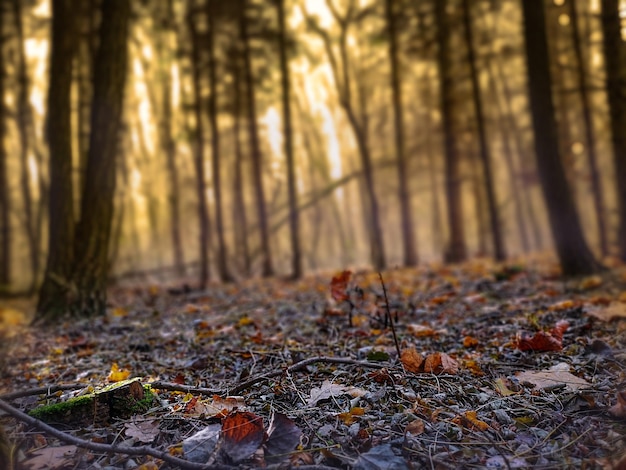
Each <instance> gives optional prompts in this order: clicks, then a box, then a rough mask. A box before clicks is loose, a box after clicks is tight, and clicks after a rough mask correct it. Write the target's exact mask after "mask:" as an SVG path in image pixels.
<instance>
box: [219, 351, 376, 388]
mask: <svg viewBox="0 0 626 470" xmlns="http://www.w3.org/2000/svg"><path fill="white" fill-rule="evenodd" d="M316 362H323V363H327V364H349V365H352V366H360V367H369V368H370V369H382V368H384V367H385V366H384V365H383V364H376V363H374V362H366V361H357V360H354V359H349V358H345V357H326V356H317V357H311V358H309V359H304V360H302V361H300V362H296V363H295V364H293V365H291V366H289V367H287V369H286V370H275V371H273V372H269V373H267V374H263V375H259V376H258V377H254V378H252V379H250V380H246V381H245V382H243V383H240V384H239V385H237V386H236V387H234V388H233V389H232V390H231V393H239V392H241V391H243V390H245V389H247V388H248V387H251V386H252V385H254V384H256V383H258V382H262V381H263V380H267V379H271V378H272V377H277V376H279V375H283V374H284V373H289V372H295V371H298V370H300V369H304V368H305V367H307V366H309V365H311V364H315V363H316Z"/></svg>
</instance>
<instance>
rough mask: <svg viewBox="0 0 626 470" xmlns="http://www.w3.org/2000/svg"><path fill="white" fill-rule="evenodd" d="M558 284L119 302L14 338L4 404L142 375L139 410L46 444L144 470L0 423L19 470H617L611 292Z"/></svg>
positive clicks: (228, 293) (276, 284)
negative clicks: (99, 313) (101, 312)
mask: <svg viewBox="0 0 626 470" xmlns="http://www.w3.org/2000/svg"><path fill="white" fill-rule="evenodd" d="M554 271H555V270H554V268H553V267H551V266H532V267H527V266H523V265H521V264H515V265H513V264H509V265H492V264H490V263H488V262H486V261H475V262H471V263H467V264H464V265H460V266H423V267H419V268H417V269H412V270H408V269H406V270H393V271H388V272H385V273H384V282H385V289H383V286H381V283H380V276H379V274H378V273H375V272H367V271H363V272H355V273H352V272H349V271H343V272H341V273H338V274H335V275H333V274H328V275H318V276H313V277H309V278H306V279H303V280H301V281H297V282H287V281H282V280H278V279H276V280H271V281H268V280H253V281H246V282H243V283H241V284H240V285H212V286H210V287H209V288H208V289H206V290H203V291H190V290H189V289H172V288H170V287H168V286H165V285H162V286H161V285H156V284H155V285H151V286H148V287H146V288H144V287H142V286H118V287H114V288H112V289H111V293H110V300H111V308H110V312H109V314H108V315H107V316H106V317H104V318H96V319H91V320H88V321H87V320H80V321H71V322H69V321H68V322H66V323H63V324H60V325H58V326H56V327H52V328H49V329H47V330H45V331H38V330H33V329H30V328H28V327H25V326H21V328H22V330H21V332H20V335H19V341H13V342H11V343H10V344H9V346H8V347H9V348H10V353H9V354H8V355H7V356H6V358H5V364H4V370H5V374H4V375H3V376H2V378H1V379H0V385H1V387H2V393H3V396H2V398H3V400H4V401H8V402H10V403H11V405H12V406H13V407H14V408H16V409H17V410H22V411H30V410H32V409H34V408H36V407H37V406H39V405H41V404H50V403H60V402H65V401H67V399H68V398H70V397H72V396H76V395H80V394H81V393H83V394H84V393H86V392H81V390H89V391H93V389H94V387H95V388H97V387H100V386H102V385H105V384H106V383H107V382H115V381H116V380H125V379H127V378H133V377H139V378H141V381H142V383H143V384H151V385H152V387H153V388H152V390H153V391H154V393H155V397H156V398H155V400H154V401H153V402H152V404H151V406H150V407H149V408H148V409H147V410H146V409H142V410H140V411H138V412H137V413H136V414H135V415H134V416H132V417H131V418H125V419H111V420H110V421H109V422H108V423H107V424H106V425H104V426H102V425H101V426H95V425H86V426H84V427H83V428H82V429H81V430H80V433H76V430H74V431H72V430H67V429H63V427H62V426H59V429H62V430H63V431H64V432H67V433H69V434H72V433H76V434H77V435H80V437H82V438H83V439H85V440H87V441H92V442H101V443H109V444H115V445H118V446H126V447H130V448H136V449H143V448H144V447H145V446H148V447H150V448H153V449H154V450H155V452H153V454H154V455H152V454H142V453H141V452H138V455H130V453H129V454H124V453H123V452H119V451H118V452H116V451H115V448H113V450H111V452H103V451H95V450H92V449H87V448H84V447H83V446H81V445H78V446H76V445H69V446H67V445H65V443H63V442H62V441H61V440H59V439H58V437H55V436H47V435H46V434H44V433H42V432H41V431H37V430H35V429H34V428H32V427H31V426H29V425H28V424H25V423H24V422H21V421H18V420H15V419H13V418H9V417H6V416H5V417H3V418H2V420H3V421H4V422H5V428H7V429H8V430H9V431H10V432H9V434H10V436H11V438H12V439H14V440H16V441H19V442H20V446H19V451H18V452H17V454H16V455H17V458H18V460H19V462H20V464H21V465H22V466H23V467H24V468H32V469H34V468H64V466H65V467H67V465H71V466H72V468H77V469H87V468H96V469H97V468H101V469H105V468H106V469H113V468H125V469H129V468H144V469H147V468H162V469H167V468H176V467H177V466H180V467H181V468H185V466H184V465H182V464H180V462H188V464H189V465H190V466H188V467H187V468H231V467H232V468H234V467H235V466H236V467H238V468H260V467H264V466H267V465H270V466H271V465H280V466H283V467H284V466H292V467H298V466H311V465H313V466H317V467H318V468H324V467H336V468H348V467H352V468H363V469H378V468H381V469H382V468H411V467H410V466H413V468H421V467H427V468H442V469H443V468H484V467H488V468H527V467H531V466H532V467H539V468H580V467H585V468H618V467H617V466H618V465H619V462H620V459H621V458H622V455H623V454H624V452H625V449H626V419H625V415H626V411H625V410H626V367H625V359H626V318H624V314H623V312H624V311H626V295H625V292H626V282H625V278H624V277H623V274H622V275H620V274H619V273H611V274H610V275H606V276H602V277H599V276H593V277H592V278H587V279H582V280H576V281H572V282H563V281H562V280H559V279H558V278H556V277H555V276H554V274H553V273H554ZM392 326H393V334H392V330H391V327H392ZM394 335H395V336H396V338H395V340H394ZM395 341H397V343H395ZM394 343H395V344H394ZM61 385H62V386H63V387H61ZM57 386H59V391H58V392H57V391H55V390H56V388H55V387H57ZM64 388H65V389H67V388H74V389H76V390H75V391H71V390H63V389H64ZM37 389H39V390H37ZM29 390H32V392H31V393H28V391H29ZM18 391H24V392H23V393H21V394H16V393H15V392H18ZM57 425H58V423H57ZM142 446H143V447H142ZM118 448H119V447H118ZM156 451H158V452H162V453H164V454H166V455H167V456H170V457H171V459H170V460H166V461H164V459H167V458H170V457H165V456H163V455H161V454H158V453H156ZM155 455H161V456H162V457H163V458H157V457H155ZM175 459H178V460H175ZM44 461H45V462H47V463H43V462H44ZM193 465H196V467H193ZM203 466H204V467H203Z"/></svg>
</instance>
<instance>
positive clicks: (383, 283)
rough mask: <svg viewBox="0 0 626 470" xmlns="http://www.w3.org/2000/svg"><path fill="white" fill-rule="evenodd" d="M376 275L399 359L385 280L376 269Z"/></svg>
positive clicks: (398, 349)
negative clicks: (380, 286)
mask: <svg viewBox="0 0 626 470" xmlns="http://www.w3.org/2000/svg"><path fill="white" fill-rule="evenodd" d="M378 277H379V278H380V283H381V284H382V286H383V294H384V296H385V309H386V315H387V320H388V321H389V325H390V326H391V334H392V335H393V342H394V344H395V345H396V352H397V353H398V360H400V356H402V354H401V353H400V345H399V344H398V337H397V336H396V327H395V326H393V318H391V309H390V308H389V299H388V298H387V287H385V281H383V274H382V273H381V272H380V271H378Z"/></svg>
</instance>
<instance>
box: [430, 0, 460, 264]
mask: <svg viewBox="0 0 626 470" xmlns="http://www.w3.org/2000/svg"><path fill="white" fill-rule="evenodd" d="M447 3H448V2H447V0H435V21H436V23H437V44H438V45H439V48H438V52H437V67H438V69H439V86H440V89H439V99H440V101H441V127H442V132H443V143H444V154H445V163H446V169H445V187H446V202H447V206H448V226H449V230H450V234H449V236H450V240H449V244H448V248H447V249H446V255H445V259H446V261H448V262H453V263H458V262H460V261H463V260H465V258H466V256H467V254H466V246H465V229H464V227H463V223H464V220H463V205H462V202H461V178H460V175H459V171H460V168H459V167H460V159H459V154H458V152H457V149H456V146H455V143H454V140H455V136H454V99H453V91H452V87H453V85H452V84H453V80H454V77H453V75H452V71H451V65H450V28H449V21H448V18H447V13H446V7H447Z"/></svg>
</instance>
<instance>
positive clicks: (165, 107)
mask: <svg viewBox="0 0 626 470" xmlns="http://www.w3.org/2000/svg"><path fill="white" fill-rule="evenodd" d="M156 16H157V21H158V23H157V24H159V25H160V26H161V28H160V30H159V31H157V40H156V45H157V56H158V57H159V72H160V76H159V79H160V80H159V81H160V83H159V85H160V86H161V91H162V95H161V99H162V103H161V110H160V111H161V112H160V117H159V128H160V132H159V138H160V144H161V148H162V150H163V153H164V154H165V161H166V168H167V176H168V180H169V195H168V202H169V208H170V215H171V221H170V235H171V237H172V238H171V239H172V253H173V257H174V266H175V270H176V274H177V275H178V276H183V275H184V274H185V255H184V252H183V242H182V235H181V222H180V219H181V217H180V177H179V176H178V165H177V163H176V142H175V141H174V137H173V135H172V125H173V123H172V56H173V52H172V44H171V35H172V34H175V30H174V25H173V23H172V22H173V19H174V12H173V8H172V0H165V1H164V2H163V3H162V4H160V5H157V15H156Z"/></svg>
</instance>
